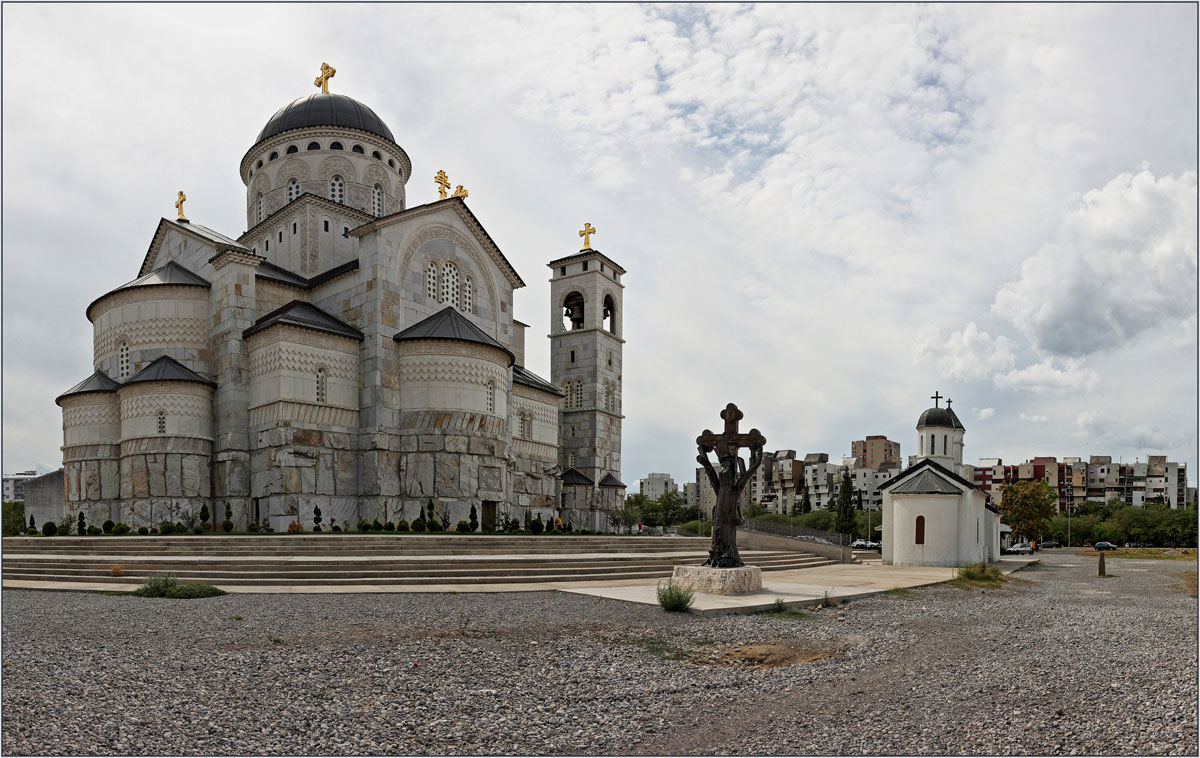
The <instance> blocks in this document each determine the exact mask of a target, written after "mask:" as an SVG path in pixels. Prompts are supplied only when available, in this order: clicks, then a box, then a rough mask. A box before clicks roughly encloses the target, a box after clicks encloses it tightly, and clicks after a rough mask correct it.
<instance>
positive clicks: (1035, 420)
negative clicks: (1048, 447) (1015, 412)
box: [1019, 413, 1050, 424]
mask: <svg viewBox="0 0 1200 758" xmlns="http://www.w3.org/2000/svg"><path fill="white" fill-rule="evenodd" d="M1019 418H1020V419H1021V420H1022V421H1024V422H1025V423H1027V424H1048V423H1050V419H1049V417H1047V416H1038V415H1037V414H1028V413H1022V414H1021V415H1020V417H1019Z"/></svg>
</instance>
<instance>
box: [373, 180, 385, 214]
mask: <svg viewBox="0 0 1200 758" xmlns="http://www.w3.org/2000/svg"><path fill="white" fill-rule="evenodd" d="M371 210H372V211H373V212H374V213H375V215H376V216H382V215H383V190H382V189H381V188H380V186H379V185H378V184H376V185H375V186H374V187H372V188H371Z"/></svg>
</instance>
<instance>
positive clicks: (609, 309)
mask: <svg viewBox="0 0 1200 758" xmlns="http://www.w3.org/2000/svg"><path fill="white" fill-rule="evenodd" d="M603 319H604V330H605V331H606V332H608V333H609V334H616V333H617V303H616V301H615V300H613V296H612V295H605V296H604V313H603ZM610 365H611V364H610Z"/></svg>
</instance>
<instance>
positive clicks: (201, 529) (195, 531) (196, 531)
mask: <svg viewBox="0 0 1200 758" xmlns="http://www.w3.org/2000/svg"><path fill="white" fill-rule="evenodd" d="M192 534H197V535H198V534H204V527H203V526H201V525H200V524H196V525H195V526H193V527H192Z"/></svg>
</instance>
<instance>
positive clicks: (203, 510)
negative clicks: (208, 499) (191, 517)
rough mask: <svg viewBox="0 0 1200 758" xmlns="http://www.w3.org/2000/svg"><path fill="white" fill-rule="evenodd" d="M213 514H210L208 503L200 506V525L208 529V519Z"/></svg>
mask: <svg viewBox="0 0 1200 758" xmlns="http://www.w3.org/2000/svg"><path fill="white" fill-rule="evenodd" d="M210 515H211V514H210V513H209V512H208V503H204V504H203V505H201V506H200V523H202V524H204V528H205V529H207V528H208V517H209V516H210Z"/></svg>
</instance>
